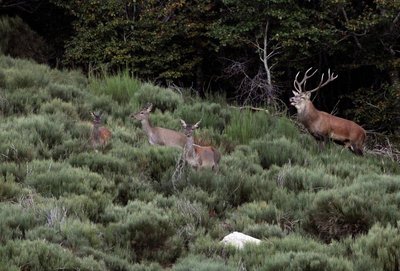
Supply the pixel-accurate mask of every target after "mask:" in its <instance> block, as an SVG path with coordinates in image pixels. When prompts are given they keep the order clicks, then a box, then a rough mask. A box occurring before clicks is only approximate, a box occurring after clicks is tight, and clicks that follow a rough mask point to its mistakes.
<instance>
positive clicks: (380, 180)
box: [305, 175, 400, 240]
mask: <svg viewBox="0 0 400 271" xmlns="http://www.w3.org/2000/svg"><path fill="white" fill-rule="evenodd" d="M399 189H400V182H399V181H398V178H395V177H391V176H379V175H371V176H361V177H359V178H358V179H357V180H356V181H355V183H354V184H353V185H351V186H349V187H347V188H344V189H335V190H330V191H324V192H320V193H318V194H317V195H316V197H315V200H314V202H313V205H312V206H311V208H310V209H309V211H308V218H307V221H306V223H305V228H306V229H307V230H309V231H311V232H312V233H314V234H316V235H318V236H319V237H321V238H322V239H323V240H330V239H339V238H341V237H343V236H347V235H351V236H354V235H356V234H360V233H366V232H367V231H368V229H369V228H370V227H371V226H372V225H373V224H374V223H375V222H377V221H380V222H381V223H388V222H390V223H394V222H395V221H397V220H398V219H400V212H399V211H398V207H397V206H398V204H399V199H398V197H397V194H398V193H399Z"/></svg>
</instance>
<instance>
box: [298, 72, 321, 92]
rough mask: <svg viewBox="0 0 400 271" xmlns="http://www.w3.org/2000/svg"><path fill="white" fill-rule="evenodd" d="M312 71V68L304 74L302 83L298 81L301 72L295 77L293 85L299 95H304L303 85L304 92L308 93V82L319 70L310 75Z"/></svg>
mask: <svg viewBox="0 0 400 271" xmlns="http://www.w3.org/2000/svg"><path fill="white" fill-rule="evenodd" d="M311 70H312V67H311V68H309V69H308V70H307V71H306V72H305V73H304V77H303V79H302V80H301V82H299V81H297V77H299V74H300V72H298V73H297V74H296V77H295V79H294V81H293V85H294V88H295V90H296V91H297V92H298V93H302V92H303V90H302V89H301V87H302V85H303V89H304V91H306V90H305V87H306V82H307V80H308V79H309V78H311V77H313V76H314V74H315V73H316V72H317V71H318V69H316V70H315V71H314V72H313V73H312V74H308V73H309V72H310V71H311Z"/></svg>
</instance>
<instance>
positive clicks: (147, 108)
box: [130, 103, 153, 120]
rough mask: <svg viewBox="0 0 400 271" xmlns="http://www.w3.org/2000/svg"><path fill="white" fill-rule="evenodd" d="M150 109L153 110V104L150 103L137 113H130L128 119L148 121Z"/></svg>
mask: <svg viewBox="0 0 400 271" xmlns="http://www.w3.org/2000/svg"><path fill="white" fill-rule="evenodd" d="M152 108H153V104H151V103H150V104H148V105H146V106H145V107H143V108H142V109H141V110H140V111H139V112H136V113H132V114H131V115H130V118H132V119H136V120H145V119H148V118H149V116H150V112H151V109H152Z"/></svg>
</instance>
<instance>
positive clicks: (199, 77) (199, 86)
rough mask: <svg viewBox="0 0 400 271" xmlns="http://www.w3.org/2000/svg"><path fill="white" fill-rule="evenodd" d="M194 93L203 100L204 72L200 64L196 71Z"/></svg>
mask: <svg viewBox="0 0 400 271" xmlns="http://www.w3.org/2000/svg"><path fill="white" fill-rule="evenodd" d="M196 91H197V93H198V94H199V96H200V97H201V98H205V93H204V71H203V68H202V66H201V63H200V64H199V65H198V66H197V69H196Z"/></svg>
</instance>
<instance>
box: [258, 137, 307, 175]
mask: <svg viewBox="0 0 400 271" xmlns="http://www.w3.org/2000/svg"><path fill="white" fill-rule="evenodd" d="M250 146H251V147H252V148H253V149H254V150H256V151H257V152H258V154H259V156H260V163H261V166H262V167H263V168H269V167H270V166H271V165H278V166H283V165H284V164H288V163H289V164H299V165H305V164H307V163H308V161H310V160H311V157H310V155H309V153H308V152H306V151H305V150H304V149H303V148H302V146H300V145H299V144H298V143H297V142H294V141H290V140H288V139H287V138H285V137H282V138H279V139H272V140H270V139H269V138H264V139H257V140H254V141H252V142H251V143H250Z"/></svg>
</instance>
